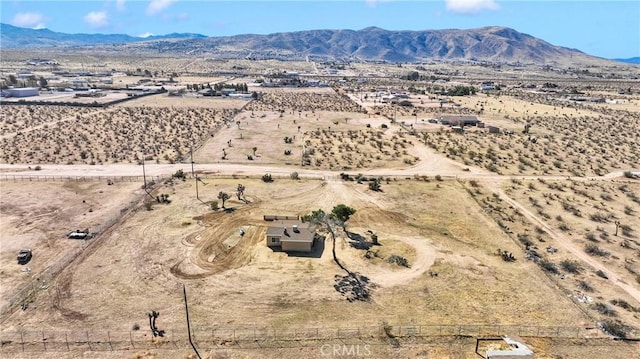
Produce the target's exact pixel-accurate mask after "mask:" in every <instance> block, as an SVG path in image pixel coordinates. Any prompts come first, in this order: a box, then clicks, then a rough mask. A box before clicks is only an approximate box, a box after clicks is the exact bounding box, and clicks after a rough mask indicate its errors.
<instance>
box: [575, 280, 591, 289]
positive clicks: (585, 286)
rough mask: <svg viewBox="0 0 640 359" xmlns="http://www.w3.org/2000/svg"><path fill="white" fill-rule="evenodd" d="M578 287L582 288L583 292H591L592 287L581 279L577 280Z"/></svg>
mask: <svg viewBox="0 0 640 359" xmlns="http://www.w3.org/2000/svg"><path fill="white" fill-rule="evenodd" d="M578 288H580V289H582V290H584V291H585V292H593V287H592V286H591V285H590V284H589V283H587V282H586V281H583V280H579V281H578Z"/></svg>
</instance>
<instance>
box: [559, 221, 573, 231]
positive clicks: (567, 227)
mask: <svg viewBox="0 0 640 359" xmlns="http://www.w3.org/2000/svg"><path fill="white" fill-rule="evenodd" d="M558 228H559V229H560V230H561V231H564V232H566V231H568V230H570V229H571V228H569V226H568V225H567V224H566V223H561V224H560V225H559V226H558Z"/></svg>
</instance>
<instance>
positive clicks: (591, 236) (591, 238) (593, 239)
mask: <svg viewBox="0 0 640 359" xmlns="http://www.w3.org/2000/svg"><path fill="white" fill-rule="evenodd" d="M586 237H587V240H589V241H591V242H598V238H596V235H595V233H587V235H586Z"/></svg>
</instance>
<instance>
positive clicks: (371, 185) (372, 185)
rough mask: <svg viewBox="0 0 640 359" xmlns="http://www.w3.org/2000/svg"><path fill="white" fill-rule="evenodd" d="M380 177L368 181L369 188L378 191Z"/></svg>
mask: <svg viewBox="0 0 640 359" xmlns="http://www.w3.org/2000/svg"><path fill="white" fill-rule="evenodd" d="M380 182H381V180H380V178H376V179H375V180H373V181H371V182H369V189H370V190H372V191H375V192H380V191H381V187H380Z"/></svg>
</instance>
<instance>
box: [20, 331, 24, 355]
mask: <svg viewBox="0 0 640 359" xmlns="http://www.w3.org/2000/svg"><path fill="white" fill-rule="evenodd" d="M20 344H22V352H23V353H24V334H23V333H22V331H20Z"/></svg>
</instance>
